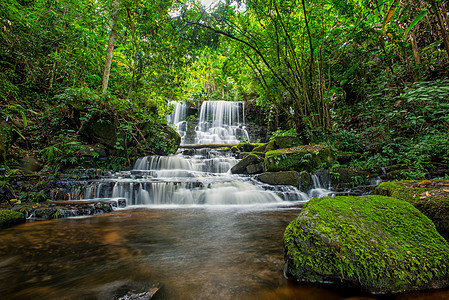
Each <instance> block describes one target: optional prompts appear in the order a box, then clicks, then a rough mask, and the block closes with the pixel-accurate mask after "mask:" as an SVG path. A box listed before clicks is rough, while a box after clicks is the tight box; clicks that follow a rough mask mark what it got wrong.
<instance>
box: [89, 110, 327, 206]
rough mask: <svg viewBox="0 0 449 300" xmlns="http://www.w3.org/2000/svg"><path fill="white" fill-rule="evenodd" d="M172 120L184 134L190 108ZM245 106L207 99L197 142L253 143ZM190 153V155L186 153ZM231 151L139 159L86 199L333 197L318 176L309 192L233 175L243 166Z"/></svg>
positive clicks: (164, 201)
mask: <svg viewBox="0 0 449 300" xmlns="http://www.w3.org/2000/svg"><path fill="white" fill-rule="evenodd" d="M173 104H174V105H175V110H174V112H173V114H172V115H169V116H167V120H168V121H170V122H172V123H174V124H176V126H177V128H178V132H180V134H181V135H183V136H185V131H183V130H184V129H183V128H186V125H185V124H186V117H187V116H186V106H185V105H181V104H179V103H173ZM244 123H245V116H244V103H243V102H229V101H205V102H203V104H202V105H201V109H200V115H199V122H198V125H197V127H196V138H195V141H196V143H197V144H233V143H238V142H241V141H242V140H243V139H248V132H247V131H246V129H245V126H244ZM183 153H185V154H183ZM238 161H239V160H238V159H236V158H235V157H234V155H233V153H231V152H230V151H229V150H220V149H199V150H192V149H180V153H178V154H177V155H173V156H147V157H143V158H139V159H138V160H137V161H136V163H135V165H134V168H133V170H131V171H127V172H118V173H116V174H115V175H113V176H111V178H108V179H104V180H100V181H98V182H94V183H93V184H91V185H90V186H89V187H88V188H87V189H86V191H85V195H84V198H126V199H127V205H255V204H270V203H292V202H304V201H307V200H309V199H310V198H312V197H321V196H325V195H328V194H329V190H327V189H325V188H323V187H322V186H321V184H320V182H319V178H318V176H317V175H312V181H313V186H311V189H310V190H309V191H308V192H307V193H305V192H302V191H300V190H299V189H298V188H297V187H295V186H285V185H269V184H264V183H262V182H259V181H257V180H255V179H254V178H253V177H251V176H246V175H232V174H228V171H229V170H230V169H231V168H232V167H233V166H234V165H235V164H236V163H237V162H238Z"/></svg>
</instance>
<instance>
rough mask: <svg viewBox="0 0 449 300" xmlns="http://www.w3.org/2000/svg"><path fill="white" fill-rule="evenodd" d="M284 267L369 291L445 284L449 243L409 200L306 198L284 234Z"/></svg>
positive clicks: (306, 277)
mask: <svg viewBox="0 0 449 300" xmlns="http://www.w3.org/2000/svg"><path fill="white" fill-rule="evenodd" d="M284 246H285V261H286V267H285V269H284V270H285V273H286V275H287V276H288V277H290V278H294V279H296V280H298V281H303V282H320V283H324V282H326V283H337V284H344V285H347V286H351V287H359V288H361V289H362V290H363V291H366V292H369V293H397V292H407V291H412V290H426V289H430V288H443V287H446V286H448V285H449V272H448V267H449V244H448V243H447V242H446V241H445V240H444V238H443V237H442V236H441V235H439V234H438V232H437V231H436V229H435V226H434V225H433V223H432V222H431V221H430V220H429V219H428V218H427V217H426V216H424V215H423V214H422V213H420V212H419V211H418V210H417V209H416V208H414V207H413V206H412V205H411V204H409V203H407V202H405V201H402V200H398V199H394V198H390V197H384V196H360V197H324V198H315V199H312V200H310V201H309V202H308V203H307V204H306V205H305V206H304V208H303V210H302V212H301V213H300V215H299V216H298V217H297V218H296V219H295V220H294V221H292V222H291V223H290V224H289V225H288V227H287V229H286V230H285V234H284Z"/></svg>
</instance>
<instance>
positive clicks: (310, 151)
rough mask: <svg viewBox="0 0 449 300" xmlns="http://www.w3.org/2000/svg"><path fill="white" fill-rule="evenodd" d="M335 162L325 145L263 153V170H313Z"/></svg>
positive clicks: (330, 151)
mask: <svg viewBox="0 0 449 300" xmlns="http://www.w3.org/2000/svg"><path fill="white" fill-rule="evenodd" d="M334 162H335V159H334V156H333V153H332V150H331V148H330V147H329V146H327V145H307V146H299V147H295V148H286V149H279V150H272V151H268V152H267V153H266V154H265V161H264V172H276V171H298V172H301V171H308V172H310V171H313V170H316V169H325V168H329V167H330V166H331V165H332V164H333V163H334Z"/></svg>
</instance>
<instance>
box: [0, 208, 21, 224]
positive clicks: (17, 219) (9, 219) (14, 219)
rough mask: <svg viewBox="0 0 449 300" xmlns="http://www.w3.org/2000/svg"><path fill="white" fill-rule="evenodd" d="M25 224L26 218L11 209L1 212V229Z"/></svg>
mask: <svg viewBox="0 0 449 300" xmlns="http://www.w3.org/2000/svg"><path fill="white" fill-rule="evenodd" d="M24 222H25V216H24V215H23V214H22V213H20V212H18V211H13V210H9V209H4V210H0V228H6V227H10V226H13V225H16V224H20V223H24Z"/></svg>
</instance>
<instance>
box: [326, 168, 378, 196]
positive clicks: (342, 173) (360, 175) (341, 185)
mask: <svg viewBox="0 0 449 300" xmlns="http://www.w3.org/2000/svg"><path fill="white" fill-rule="evenodd" d="M330 175H331V180H332V186H333V187H334V188H335V189H336V190H337V191H340V190H345V189H348V188H353V187H356V186H359V185H361V184H367V183H368V181H369V179H370V178H373V177H377V174H373V173H370V172H368V171H366V170H360V169H357V168H335V169H332V170H331V171H330Z"/></svg>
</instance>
